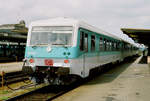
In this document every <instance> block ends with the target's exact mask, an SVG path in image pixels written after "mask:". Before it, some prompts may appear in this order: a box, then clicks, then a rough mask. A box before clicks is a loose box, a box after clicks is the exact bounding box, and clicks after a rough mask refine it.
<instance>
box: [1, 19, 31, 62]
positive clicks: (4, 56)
mask: <svg viewBox="0 0 150 101" xmlns="http://www.w3.org/2000/svg"><path fill="white" fill-rule="evenodd" d="M27 31H28V28H27V27H26V26H25V21H24V20H21V21H20V22H19V23H18V24H3V25H0V62H3V61H14V60H16V61H17V60H21V59H23V57H24V51H25V44H26V39H27Z"/></svg>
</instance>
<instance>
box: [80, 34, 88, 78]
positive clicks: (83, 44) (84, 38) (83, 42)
mask: <svg viewBox="0 0 150 101" xmlns="http://www.w3.org/2000/svg"><path fill="white" fill-rule="evenodd" d="M80 51H81V54H82V59H83V66H82V67H83V68H82V75H83V77H86V76H88V74H89V73H88V72H89V68H88V67H87V61H86V60H87V58H88V57H87V56H88V34H87V33H86V32H84V31H81V32H80Z"/></svg>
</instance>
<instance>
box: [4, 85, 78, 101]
mask: <svg viewBox="0 0 150 101" xmlns="http://www.w3.org/2000/svg"><path fill="white" fill-rule="evenodd" d="M79 85H80V83H73V84H71V85H69V86H53V85H48V86H45V87H42V88H39V89H36V90H33V91H30V92H27V93H24V94H22V95H19V96H15V97H13V98H10V99H8V100H6V101H51V100H53V99H55V98H57V97H59V96H61V95H63V94H65V93H67V92H69V91H70V90H72V89H74V88H76V87H78V86H79Z"/></svg>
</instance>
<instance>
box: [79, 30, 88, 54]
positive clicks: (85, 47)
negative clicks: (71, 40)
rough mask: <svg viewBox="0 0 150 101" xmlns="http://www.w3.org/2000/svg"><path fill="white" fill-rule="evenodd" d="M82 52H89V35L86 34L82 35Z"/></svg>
mask: <svg viewBox="0 0 150 101" xmlns="http://www.w3.org/2000/svg"><path fill="white" fill-rule="evenodd" d="M80 50H81V51H86V52H87V51H88V34H85V33H84V32H81V33H80Z"/></svg>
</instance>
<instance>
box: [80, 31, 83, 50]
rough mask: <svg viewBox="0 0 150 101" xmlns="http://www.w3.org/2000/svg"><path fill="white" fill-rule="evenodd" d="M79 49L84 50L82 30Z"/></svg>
mask: <svg viewBox="0 0 150 101" xmlns="http://www.w3.org/2000/svg"><path fill="white" fill-rule="evenodd" d="M80 50H81V51H83V50H84V33H83V32H81V33H80Z"/></svg>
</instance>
